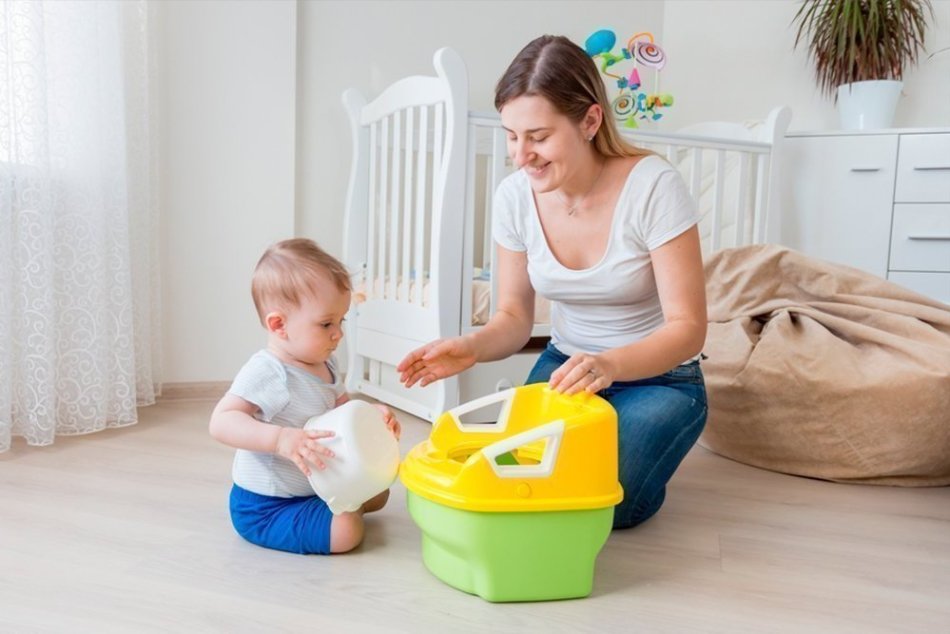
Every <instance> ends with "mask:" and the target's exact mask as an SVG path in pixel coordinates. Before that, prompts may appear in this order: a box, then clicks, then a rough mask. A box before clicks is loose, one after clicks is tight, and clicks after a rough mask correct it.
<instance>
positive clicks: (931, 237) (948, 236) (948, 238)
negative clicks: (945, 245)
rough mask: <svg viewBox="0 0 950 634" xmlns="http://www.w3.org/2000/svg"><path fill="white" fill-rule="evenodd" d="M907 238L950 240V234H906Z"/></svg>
mask: <svg viewBox="0 0 950 634" xmlns="http://www.w3.org/2000/svg"><path fill="white" fill-rule="evenodd" d="M907 239H908V240H950V234H947V235H943V236H941V235H916V236H907Z"/></svg>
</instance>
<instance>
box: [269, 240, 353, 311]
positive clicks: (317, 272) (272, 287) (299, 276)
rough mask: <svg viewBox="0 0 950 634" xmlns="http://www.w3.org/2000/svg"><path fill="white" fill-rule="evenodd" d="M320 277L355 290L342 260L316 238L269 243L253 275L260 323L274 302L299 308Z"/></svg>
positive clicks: (342, 287) (311, 294) (341, 286)
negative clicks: (318, 243)
mask: <svg viewBox="0 0 950 634" xmlns="http://www.w3.org/2000/svg"><path fill="white" fill-rule="evenodd" d="M321 279H324V280H325V279H329V280H330V281H331V282H333V284H334V285H335V286H336V288H337V290H339V291H340V292H341V293H343V292H347V291H352V290H353V284H352V282H351V281H350V274H349V272H348V271H347V270H346V267H345V266H344V265H343V263H342V262H340V261H339V260H337V259H336V258H335V257H333V256H332V255H330V254H329V253H327V252H326V251H324V250H323V249H321V248H320V247H319V246H317V243H316V242H314V241H313V240H308V239H307V238H293V239H291V240H283V241H281V242H278V243H276V244H273V245H271V246H270V247H268V249H267V251H265V252H264V255H262V256H261V259H260V260H258V262H257V266H256V267H255V268H254V275H253V276H252V277H251V296H252V297H253V298H254V307H255V308H256V309H257V316H258V317H259V318H260V320H261V324H264V318H265V317H266V315H267V313H268V312H269V311H270V310H271V309H273V307H274V306H275V305H276V306H279V307H281V308H297V307H298V306H300V302H301V299H302V298H303V297H308V296H309V297H313V296H314V286H315V283H316V282H317V281H318V280H321ZM265 325H266V324H265Z"/></svg>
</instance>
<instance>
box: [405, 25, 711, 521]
mask: <svg viewBox="0 0 950 634" xmlns="http://www.w3.org/2000/svg"><path fill="white" fill-rule="evenodd" d="M495 107H496V108H497V109H498V111H499V112H500V113H501V122H502V126H503V127H504V128H505V130H506V131H507V134H508V152H509V154H510V155H511V158H512V160H513V161H514V163H515V165H516V166H517V167H519V168H520V169H519V170H518V171H517V172H515V173H514V174H512V175H511V176H509V177H508V178H506V179H505V180H504V181H503V182H502V183H501V185H499V187H498V192H497V195H496V197H495V200H496V202H495V209H494V225H493V229H492V232H493V237H494V239H495V242H496V243H497V249H498V255H497V260H496V267H497V271H496V274H497V275H498V285H499V286H498V293H499V297H498V310H497V312H496V313H495V315H494V316H493V317H492V318H491V320H490V321H489V323H488V324H486V325H485V326H484V327H483V328H481V329H480V330H478V331H477V332H476V333H474V334H471V335H466V336H464V337H457V338H453V339H446V340H439V341H433V342H431V343H429V344H427V345H425V346H423V347H421V348H419V349H417V350H415V351H413V352H411V353H410V354H408V355H407V356H406V358H405V359H403V360H402V362H401V363H400V364H399V366H398V369H399V371H400V372H401V378H402V381H403V382H404V383H405V385H407V386H412V385H414V384H416V383H417V382H418V383H420V384H421V385H423V386H424V385H428V384H429V383H431V382H432V381H436V380H439V379H442V378H445V377H447V376H452V375H454V374H457V373H459V372H461V371H463V370H465V369H467V368H469V367H471V366H472V365H474V364H475V363H477V362H480V361H492V360H497V359H502V358H505V357H507V356H509V355H511V354H514V353H515V352H518V351H519V350H520V349H521V348H522V346H524V344H525V343H526V342H527V340H528V338H529V336H530V332H531V326H532V323H533V321H534V295H535V293H536V292H538V293H541V295H543V296H544V297H547V298H548V299H550V300H551V301H552V312H551V343H550V344H549V345H548V347H547V349H546V350H545V351H544V353H543V354H542V355H541V357H540V358H539V359H538V362H537V364H536V365H535V366H534V368H533V369H532V371H531V373H530V375H529V376H528V379H527V382H528V383H534V382H539V381H548V382H549V383H550V386H551V387H552V388H553V389H556V390H559V391H562V392H564V393H567V394H573V393H575V392H578V391H580V390H587V391H589V392H596V393H598V394H599V395H601V396H602V397H604V398H605V399H607V400H608V401H609V402H610V403H611V404H612V405H613V406H614V408H615V409H616V410H617V415H618V422H619V438H618V441H619V452H620V455H619V471H620V473H619V477H620V483H621V484H622V486H623V489H624V499H623V501H622V502H621V503H620V504H619V505H618V506H617V507H616V509H615V511H614V527H615V528H624V527H629V526H635V525H636V524H639V523H640V522H643V521H644V520H646V519H648V518H649V517H651V516H652V515H653V514H654V513H656V512H657V510H658V509H659V508H660V506H661V505H662V503H663V500H664V497H665V494H666V484H667V482H669V480H670V478H671V477H672V476H673V472H674V471H675V470H676V468H677V467H678V466H679V464H680V462H681V461H682V459H683V457H684V456H685V455H686V453H687V452H688V451H689V449H690V447H692V446H693V444H694V443H695V442H696V439H697V438H698V437H699V434H700V432H701V431H702V429H703V426H704V424H705V422H706V412H707V408H706V392H705V387H704V384H703V375H702V371H701V370H700V368H699V357H700V352H701V350H702V347H703V343H704V341H705V338H706V296H705V288H704V278H703V269H702V258H701V255H700V247H699V234H698V230H697V227H696V223H697V222H698V220H699V216H698V213H697V211H696V208H695V204H694V203H693V201H692V199H691V198H690V196H689V193H688V191H687V189H686V186H685V184H684V183H683V181H682V179H681V177H680V175H679V173H678V172H677V171H676V170H675V169H674V168H673V167H672V166H670V165H669V164H668V163H667V162H666V161H665V160H663V159H662V158H660V157H658V156H656V155H653V154H651V153H649V152H647V151H645V150H641V149H638V148H636V147H633V146H631V145H630V144H628V143H626V142H625V141H623V140H622V139H621V138H620V136H619V134H618V133H617V130H616V128H615V126H614V124H613V122H612V120H611V118H610V106H609V103H608V101H607V96H606V92H605V90H604V86H603V83H602V81H601V78H600V75H599V74H598V72H597V68H596V67H595V65H594V62H593V60H591V58H590V57H588V56H587V54H586V53H585V52H584V51H583V50H582V49H581V48H580V47H578V46H577V45H575V44H574V43H572V42H571V41H570V40H568V39H567V38H564V37H555V36H543V37H540V38H538V39H536V40H534V41H532V42H531V43H529V44H528V45H527V46H526V47H525V48H524V49H522V51H521V52H520V53H518V55H517V57H515V59H514V61H513V62H512V63H511V65H510V66H509V67H508V70H507V71H505V74H504V75H503V76H502V78H501V80H500V81H499V82H498V85H497V87H496V89H495Z"/></svg>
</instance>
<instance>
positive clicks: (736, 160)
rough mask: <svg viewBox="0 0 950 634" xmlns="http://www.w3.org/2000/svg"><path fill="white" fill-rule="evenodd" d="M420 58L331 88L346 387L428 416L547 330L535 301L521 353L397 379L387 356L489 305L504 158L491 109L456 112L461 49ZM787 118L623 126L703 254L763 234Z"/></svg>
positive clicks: (472, 394)
mask: <svg viewBox="0 0 950 634" xmlns="http://www.w3.org/2000/svg"><path fill="white" fill-rule="evenodd" d="M433 63H434V66H435V71H436V75H435V76H412V77H406V78H404V79H401V80H399V81H397V82H395V83H393V84H392V85H390V86H389V87H388V88H386V89H385V90H384V91H383V92H382V93H381V94H380V95H379V96H378V97H377V98H376V99H374V100H373V101H371V102H369V103H367V101H366V99H365V98H364V97H363V96H362V95H360V94H359V93H358V92H357V91H355V90H352V89H351V90H347V91H346V92H345V93H344V95H343V103H344V105H345V106H346V108H347V111H348V112H349V115H350V122H351V127H352V141H353V157H352V165H351V173H350V181H349V188H348V191H347V200H346V216H345V229H344V247H343V248H344V260H345V263H346V264H347V266H348V267H350V270H351V271H352V272H353V274H354V286H355V287H356V289H357V290H356V293H354V298H355V302H354V307H353V309H352V310H351V311H350V314H349V315H348V317H347V322H346V335H347V339H346V341H347V349H348V351H349V356H348V371H347V381H346V384H347V389H348V390H349V391H351V392H359V393H363V394H365V395H367V396H370V397H373V398H376V399H379V400H380V401H383V402H385V403H388V404H390V405H392V406H394V407H397V408H399V409H402V410H404V411H407V412H409V413H411V414H414V415H416V416H419V417H421V418H425V419H427V420H430V421H432V420H434V419H435V418H436V417H437V416H438V415H439V414H440V413H442V412H443V411H445V410H447V409H450V408H452V407H455V406H456V405H458V404H460V403H463V402H466V401H469V400H472V399H474V398H477V397H479V396H483V395H485V394H488V393H490V392H493V391H496V390H500V389H506V388H508V387H511V386H513V385H519V384H521V382H523V380H524V378H525V377H526V376H527V374H528V371H529V370H530V368H531V366H532V365H533V363H534V361H535V359H536V358H537V356H538V354H540V351H541V347H542V345H541V344H543V341H544V340H545V338H546V337H547V335H548V333H549V327H548V324H547V323H545V316H546V314H547V311H546V306H545V305H544V303H543V300H539V306H538V308H537V310H536V311H535V312H536V320H537V321H539V322H540V323H536V324H535V326H534V329H533V332H532V344H529V347H528V348H526V349H525V350H524V351H522V352H520V353H518V354H516V355H514V356H512V357H511V358H509V359H507V360H504V361H498V362H494V363H484V364H479V365H477V366H475V367H474V368H472V369H470V370H468V371H466V372H464V373H462V374H461V375H459V376H458V377H453V378H451V379H447V380H443V381H439V382H437V383H434V384H432V385H429V386H427V387H425V388H420V387H418V386H416V387H413V388H410V389H406V388H405V387H403V386H402V385H401V384H400V383H399V380H398V374H397V373H396V371H395V366H396V364H398V362H399V361H400V360H401V359H402V358H403V356H405V354H406V353H407V352H409V351H410V350H412V349H414V348H417V347H419V346H421V345H423V344H424V343H426V342H428V341H431V340H433V339H437V338H444V337H454V336H458V335H460V334H465V333H467V332H470V331H472V330H473V329H477V328H480V327H481V325H482V324H484V323H485V321H487V319H488V317H489V316H490V314H491V312H492V311H493V310H494V302H493V301H492V298H493V297H494V289H495V286H496V280H495V279H494V278H493V277H492V276H491V271H492V270H493V269H494V267H492V260H493V257H494V248H493V244H492V239H491V206H492V196H493V193H494V191H495V188H496V186H497V185H498V183H499V182H500V181H501V179H502V178H504V177H505V176H506V175H507V174H508V173H509V172H510V171H511V169H512V168H511V164H510V161H509V160H508V157H507V153H506V147H505V135H504V131H503V130H502V128H501V127H500V121H499V118H498V116H497V115H496V114H494V113H492V114H484V113H470V112H469V110H468V78H467V73H466V70H465V65H464V63H463V62H462V60H461V58H460V57H459V56H458V54H457V53H456V52H455V51H453V50H452V49H448V48H443V49H440V50H439V51H437V52H436V53H435V56H434V60H433ZM790 117H791V113H790V111H789V110H788V109H787V108H777V109H775V110H773V111H772V112H771V113H770V114H769V115H768V117H767V118H766V120H765V122H764V123H763V124H761V125H760V126H759V127H758V129H753V128H750V127H748V126H744V125H740V124H734V123H706V124H700V125H697V126H691V127H690V128H688V129H684V130H681V131H680V132H677V133H675V134H659V133H655V132H640V131H631V132H629V133H627V132H625V136H627V137H628V138H630V139H631V140H632V141H634V142H635V143H637V144H638V145H641V146H646V147H649V148H650V149H653V150H654V151H656V152H658V153H660V154H663V155H664V156H666V157H667V159H668V160H670V162H671V163H673V164H674V165H676V166H677V167H678V168H679V169H680V170H681V172H682V173H683V176H684V178H685V179H686V182H687V183H688V184H689V186H690V190H691V192H692V193H693V195H694V197H696V199H697V200H698V201H699V203H700V207H701V210H702V211H703V212H704V218H703V221H702V223H701V225H700V230H701V235H702V236H703V249H704V252H707V253H708V252H711V251H713V250H716V249H719V248H723V247H728V246H738V245H742V244H749V243H754V242H764V241H768V240H769V238H770V237H771V236H772V235H773V232H774V231H775V229H776V227H777V226H778V222H777V214H778V206H777V199H776V195H777V193H778V191H779V190H778V188H776V187H773V186H772V181H773V180H774V175H775V174H777V169H776V162H777V159H778V156H779V152H778V151H777V150H778V149H779V145H780V141H781V139H782V137H783V135H784V132H785V129H786V127H787V126H788V122H789V119H790ZM539 317H540V318H539ZM469 422H477V421H474V420H472V421H469Z"/></svg>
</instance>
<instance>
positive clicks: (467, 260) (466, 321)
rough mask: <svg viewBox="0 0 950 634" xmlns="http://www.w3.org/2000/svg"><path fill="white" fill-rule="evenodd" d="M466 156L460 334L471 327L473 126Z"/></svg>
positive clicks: (470, 129)
mask: <svg viewBox="0 0 950 634" xmlns="http://www.w3.org/2000/svg"><path fill="white" fill-rule="evenodd" d="M465 132H466V135H467V137H468V139H467V141H466V143H467V146H466V147H468V156H466V164H467V166H468V169H467V170H466V173H465V224H464V227H463V230H462V311H461V313H460V315H461V323H460V327H461V332H465V329H466V328H469V327H471V325H472V291H471V287H472V278H473V277H474V275H475V271H474V268H475V262H474V260H475V241H474V238H475V213H476V212H475V179H476V174H477V173H478V172H477V169H476V168H477V161H478V152H477V147H476V136H477V129H476V127H475V125H473V124H469V125H468V126H467V127H466V130H465Z"/></svg>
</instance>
